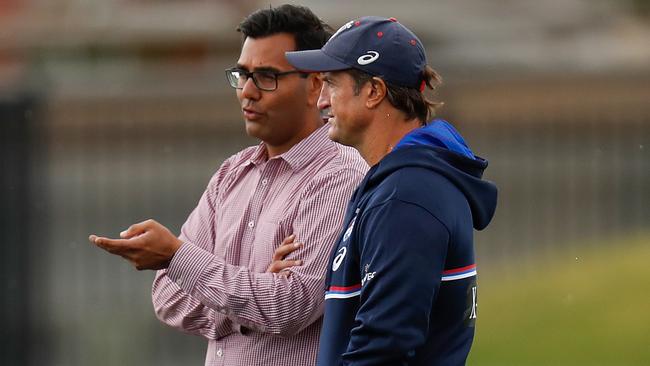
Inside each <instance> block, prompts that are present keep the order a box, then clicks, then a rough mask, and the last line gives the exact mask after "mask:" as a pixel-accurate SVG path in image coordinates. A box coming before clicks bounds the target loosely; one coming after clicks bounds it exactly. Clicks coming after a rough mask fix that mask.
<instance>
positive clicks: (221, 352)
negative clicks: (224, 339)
mask: <svg viewBox="0 0 650 366" xmlns="http://www.w3.org/2000/svg"><path fill="white" fill-rule="evenodd" d="M221 356H223V350H222V349H221V348H219V349H218V350H217V357H221Z"/></svg>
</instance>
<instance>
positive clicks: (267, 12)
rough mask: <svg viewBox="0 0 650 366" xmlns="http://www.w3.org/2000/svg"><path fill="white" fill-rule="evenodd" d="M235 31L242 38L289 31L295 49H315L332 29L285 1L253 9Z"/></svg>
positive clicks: (325, 39) (324, 40)
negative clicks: (272, 5)
mask: <svg viewBox="0 0 650 366" xmlns="http://www.w3.org/2000/svg"><path fill="white" fill-rule="evenodd" d="M237 31H238V32H241V33H242V34H243V35H244V38H246V37H251V38H260V37H266V36H271V35H274V34H277V33H289V34H292V35H293V37H294V39H295V41H296V51H304V50H314V49H319V48H321V47H323V45H324V44H325V42H327V40H328V39H329V37H330V36H331V35H332V28H331V27H330V26H329V25H327V24H326V23H324V22H323V21H322V20H320V19H319V18H318V17H317V16H316V15H315V14H314V13H313V12H312V11H311V10H309V8H307V7H304V6H298V5H289V4H285V5H281V6H279V7H277V8H269V9H260V10H257V11H255V12H254V13H252V14H250V15H249V16H247V17H246V18H245V19H244V20H243V21H242V22H241V23H240V24H239V27H237Z"/></svg>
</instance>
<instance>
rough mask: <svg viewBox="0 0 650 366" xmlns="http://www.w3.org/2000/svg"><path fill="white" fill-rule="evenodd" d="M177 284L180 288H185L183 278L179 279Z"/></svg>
mask: <svg viewBox="0 0 650 366" xmlns="http://www.w3.org/2000/svg"><path fill="white" fill-rule="evenodd" d="M176 283H177V284H178V285H179V286H183V279H182V278H179V279H178V280H176Z"/></svg>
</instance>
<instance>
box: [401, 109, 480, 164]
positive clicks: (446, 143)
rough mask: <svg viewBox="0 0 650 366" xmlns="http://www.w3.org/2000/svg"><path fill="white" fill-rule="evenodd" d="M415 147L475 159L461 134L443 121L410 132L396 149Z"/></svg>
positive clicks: (438, 120)
mask: <svg viewBox="0 0 650 366" xmlns="http://www.w3.org/2000/svg"><path fill="white" fill-rule="evenodd" d="M414 145H425V146H436V147H442V148H445V149H448V150H450V151H453V152H455V153H457V154H461V155H463V156H466V157H468V158H470V159H474V153H472V150H470V148H469V147H468V146H467V144H466V143H465V140H464V139H463V137H462V136H461V135H460V133H458V131H457V130H456V129H455V128H454V127H453V126H452V125H451V124H450V123H449V122H447V121H445V120H442V119H434V120H433V121H431V122H430V123H429V124H427V125H426V126H423V127H421V128H416V129H415V130H413V131H411V132H409V133H408V134H407V135H406V136H404V137H403V138H402V139H401V140H400V141H399V143H397V146H395V149H399V148H401V147H405V146H414Z"/></svg>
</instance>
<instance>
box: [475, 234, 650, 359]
mask: <svg viewBox="0 0 650 366" xmlns="http://www.w3.org/2000/svg"><path fill="white" fill-rule="evenodd" d="M579 248H582V249H579ZM584 248H587V249H584ZM551 257H552V258H553V260H552V261H550V260H546V261H539V262H534V261H533V262H531V261H528V262H526V263H518V264H514V265H512V266H510V265H509V266H508V268H505V266H504V267H503V268H500V269H494V268H493V269H489V270H486V271H484V272H485V273H484V272H483V271H481V272H480V277H479V303H478V310H479V313H478V321H477V330H476V338H475V340H474V346H473V347H472V351H471V353H470V356H469V359H468V365H474V366H488V365H490V366H491V365H499V366H506V365H518V366H519V365H531V366H532V365H590V366H594V365H622V366H627V365H650V265H649V263H648V262H650V260H649V259H650V234H644V235H634V236H631V237H628V238H621V239H616V240H612V241H608V242H607V243H596V244H594V245H590V246H576V247H575V248H573V249H570V248H567V250H566V251H565V252H564V253H562V254H557V255H553V256H551ZM514 262H515V263H516V262H517V261H516V260H515V261H514Z"/></svg>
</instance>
